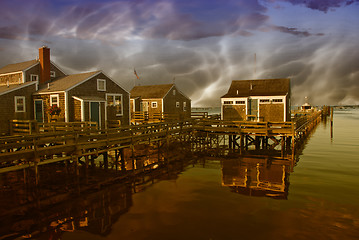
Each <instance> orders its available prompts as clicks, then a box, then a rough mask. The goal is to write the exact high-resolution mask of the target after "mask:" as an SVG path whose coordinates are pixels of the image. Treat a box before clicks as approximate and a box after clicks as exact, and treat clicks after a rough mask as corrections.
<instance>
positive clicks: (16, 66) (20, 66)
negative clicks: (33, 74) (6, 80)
mask: <svg viewBox="0 0 359 240" xmlns="http://www.w3.org/2000/svg"><path fill="white" fill-rule="evenodd" d="M38 63H39V61H38V60H30V61H26V62H21V63H13V64H9V65H6V66H5V67H2V68H0V74H5V73H12V72H19V71H23V70H26V69H28V68H29V67H32V66H34V65H36V64H38Z"/></svg>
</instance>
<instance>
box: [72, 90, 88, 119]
mask: <svg viewBox="0 0 359 240" xmlns="http://www.w3.org/2000/svg"><path fill="white" fill-rule="evenodd" d="M72 98H73V99H75V100H77V101H80V103H81V122H84V121H85V104H84V100H83V99H81V98H78V97H75V96H72Z"/></svg>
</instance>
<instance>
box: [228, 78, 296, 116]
mask: <svg viewBox="0 0 359 240" xmlns="http://www.w3.org/2000/svg"><path fill="white" fill-rule="evenodd" d="M290 95H291V92H290V79H287V78H285V79H258V80H235V81H232V84H231V86H230V88H229V90H228V92H227V93H226V94H225V95H224V96H222V97H221V106H222V109H221V110H222V119H223V120H232V121H243V120H253V121H265V122H285V121H290V120H291V119H290V107H291V104H290Z"/></svg>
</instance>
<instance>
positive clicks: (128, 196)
mask: <svg viewBox="0 0 359 240" xmlns="http://www.w3.org/2000/svg"><path fill="white" fill-rule="evenodd" d="M183 164H184V162H174V163H173V164H171V165H169V166H167V167H166V168H159V169H156V170H154V171H152V172H150V173H148V174H139V175H138V176H136V177H128V179H127V180H125V181H123V182H121V183H117V184H114V185H111V186H105V187H104V189H100V190H95V189H92V190H89V191H91V192H89V191H88V192H87V193H82V194H81V195H80V196H73V195H66V196H64V195H63V194H59V195H56V196H54V197H52V198H51V200H50V199H45V200H42V201H41V204H39V203H38V202H37V203H34V204H28V205H25V206H21V205H20V204H19V205H18V207H17V208H16V209H11V210H10V211H8V212H7V213H5V212H1V213H0V222H2V223H3V224H1V225H0V239H17V238H19V237H21V238H31V237H36V238H39V239H60V238H61V236H62V235H63V234H64V232H74V231H77V230H81V231H86V232H88V233H91V234H94V235H100V236H107V235H108V234H109V233H110V232H111V230H112V226H113V224H114V223H115V222H117V221H118V219H119V217H120V216H121V215H122V214H124V213H126V212H128V211H129V209H130V208H131V207H132V205H133V200H132V195H133V194H134V193H137V192H142V191H144V190H145V189H146V188H147V187H148V186H150V185H152V184H154V183H156V182H158V181H160V180H171V179H177V178H178V174H180V173H181V172H182V171H183V167H184V165H183ZM64 199H66V200H64Z"/></svg>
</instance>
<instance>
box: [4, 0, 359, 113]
mask: <svg viewBox="0 0 359 240" xmlns="http://www.w3.org/2000/svg"><path fill="white" fill-rule="evenodd" d="M358 13H359V0H188V1H187V0H132V1H131V0H121V1H115V0H51V1H50V0H31V1H28V0H0V67H3V66H5V65H7V64H10V63H16V62H22V61H27V60H31V59H35V58H36V57H37V56H38V48H40V47H41V46H44V45H46V46H48V47H49V48H50V49H51V60H52V61H53V62H54V63H55V64H56V65H57V66H59V67H60V68H61V69H63V70H64V71H65V72H66V73H68V74H73V73H80V72H87V71H94V70H103V71H104V72H105V73H106V74H107V75H108V76H110V77H111V78H112V79H113V80H115V81H117V82H118V83H119V84H120V85H121V86H122V87H124V88H125V89H126V90H128V91H130V90H131V89H132V88H133V87H134V86H135V85H152V84H166V83H173V82H175V84H176V86H177V87H178V88H179V90H180V91H181V92H183V93H184V94H185V95H187V96H188V97H190V98H191V99H192V106H197V107H207V106H219V105H220V97H221V96H222V95H224V94H225V93H226V92H227V91H228V89H229V86H230V84H231V81H232V80H247V79H266V78H290V79H291V93H292V97H291V99H292V105H301V104H303V103H304V101H305V97H306V96H307V97H308V99H309V102H310V103H311V104H313V105H337V104H342V105H351V104H359V46H358V45H359V27H358V26H359V14H358ZM134 69H136V72H137V74H138V75H139V77H140V79H139V80H137V78H136V76H135V75H134Z"/></svg>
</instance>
